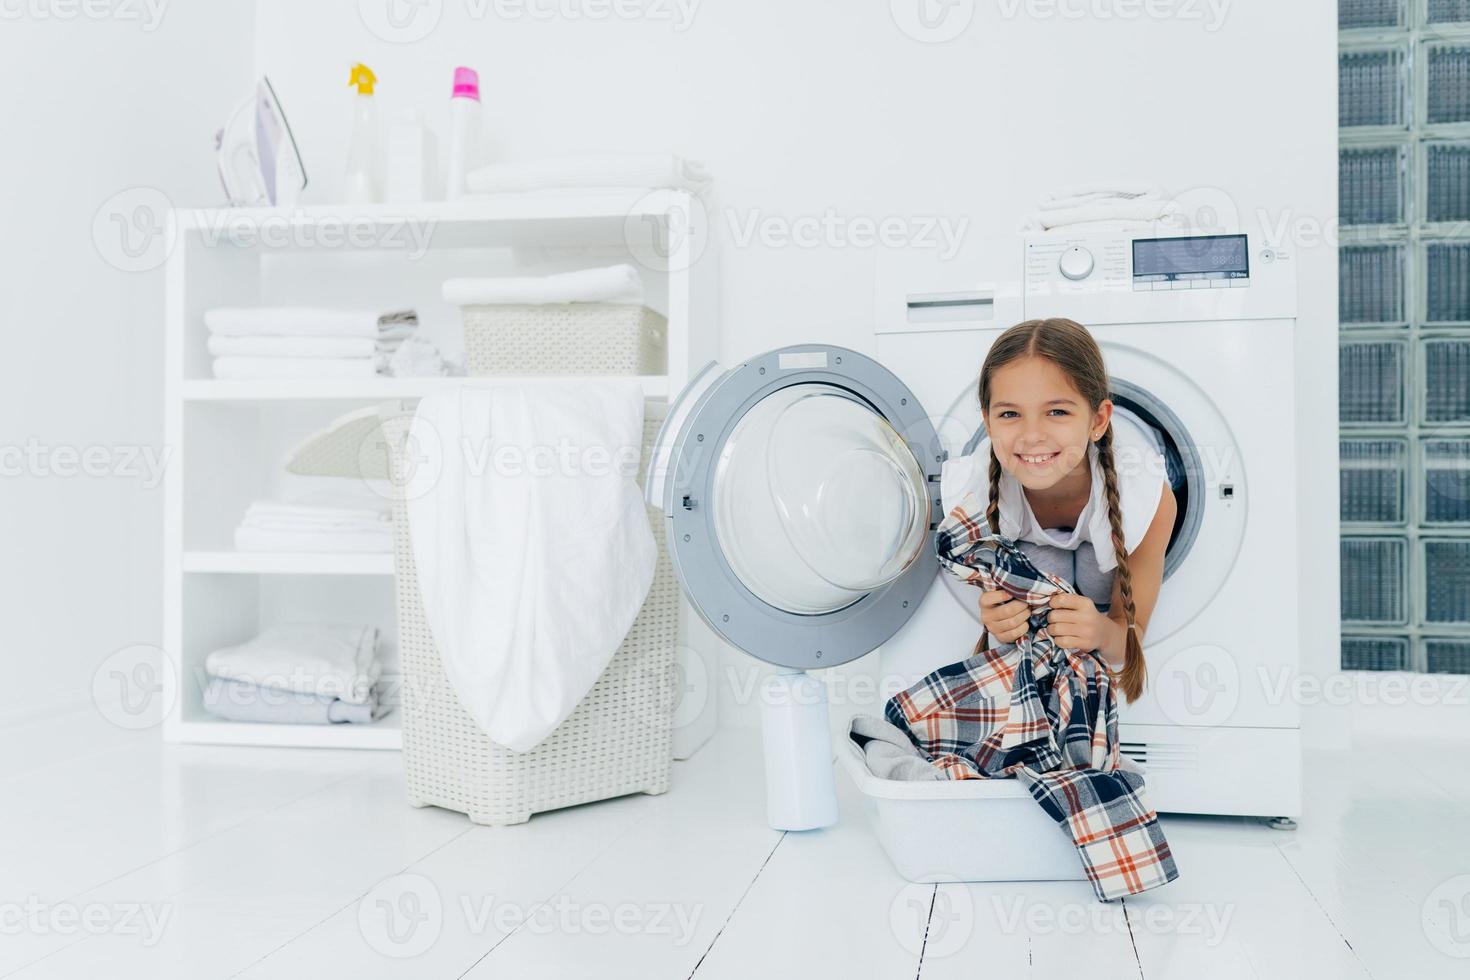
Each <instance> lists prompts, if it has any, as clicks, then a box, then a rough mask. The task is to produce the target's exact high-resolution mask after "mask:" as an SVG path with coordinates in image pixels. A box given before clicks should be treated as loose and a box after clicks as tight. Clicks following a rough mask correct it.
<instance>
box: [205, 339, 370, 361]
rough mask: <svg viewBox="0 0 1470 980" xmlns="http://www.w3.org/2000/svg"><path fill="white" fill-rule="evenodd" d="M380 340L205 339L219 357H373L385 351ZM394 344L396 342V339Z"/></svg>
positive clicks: (206, 345)
mask: <svg viewBox="0 0 1470 980" xmlns="http://www.w3.org/2000/svg"><path fill="white" fill-rule="evenodd" d="M384 343H385V342H384V341H381V340H374V339H373V338H372V337H220V336H215V335H213V334H211V335H210V337H209V340H207V341H206V342H205V347H206V349H208V351H209V353H210V354H213V355H214V356H216V357H231V356H244V357H321V358H332V357H372V356H373V355H374V354H379V353H382V351H383V344H384ZM392 343H394V344H395V345H396V344H397V343H398V342H397V341H393V342H392Z"/></svg>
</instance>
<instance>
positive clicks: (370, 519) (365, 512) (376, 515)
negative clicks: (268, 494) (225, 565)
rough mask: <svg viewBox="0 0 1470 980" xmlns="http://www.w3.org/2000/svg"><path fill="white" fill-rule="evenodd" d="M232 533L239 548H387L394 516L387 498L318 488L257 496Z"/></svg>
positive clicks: (362, 549)
mask: <svg viewBox="0 0 1470 980" xmlns="http://www.w3.org/2000/svg"><path fill="white" fill-rule="evenodd" d="M234 537H235V548H236V549H237V550H239V551H315V552H352V553H358V552H386V551H392V550H393V520H392V514H391V511H390V510H389V503H388V501H387V500H386V499H382V498H378V497H369V496H367V495H365V494H342V493H335V494H334V493H317V494H312V495H308V496H305V497H300V498H298V499H296V500H260V501H256V502H255V503H253V504H251V505H250V506H249V507H247V508H245V516H244V517H243V518H242V519H241V521H240V524H239V526H237V527H236V528H235V535H234Z"/></svg>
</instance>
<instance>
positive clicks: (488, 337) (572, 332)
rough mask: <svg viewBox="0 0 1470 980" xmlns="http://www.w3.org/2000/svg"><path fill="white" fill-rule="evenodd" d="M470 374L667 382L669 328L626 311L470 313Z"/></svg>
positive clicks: (640, 310) (654, 316) (589, 306)
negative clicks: (624, 377) (664, 377)
mask: <svg viewBox="0 0 1470 980" xmlns="http://www.w3.org/2000/svg"><path fill="white" fill-rule="evenodd" d="M463 311H464V345H465V362H466V365H467V366H468V369H469V373H470V374H477V375H478V374H525V375H541V374H624V375H626V374H635V375H658V374H663V373H664V372H665V371H666V370H667V367H668V354H667V351H668V338H667V334H668V321H666V320H665V319H664V317H663V316H662V315H661V314H659V313H658V312H656V311H654V310H651V309H649V308H648V307H646V306H637V305H634V304H629V303H548V304H540V305H531V304H524V305H500V306H490V305H485V306H465V307H463Z"/></svg>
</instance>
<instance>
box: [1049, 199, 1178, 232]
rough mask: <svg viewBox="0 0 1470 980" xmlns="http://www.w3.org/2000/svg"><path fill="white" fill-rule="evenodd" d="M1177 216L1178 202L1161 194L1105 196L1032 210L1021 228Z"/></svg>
mask: <svg viewBox="0 0 1470 980" xmlns="http://www.w3.org/2000/svg"><path fill="white" fill-rule="evenodd" d="M1180 218H1181V212H1180V209H1179V207H1178V205H1176V204H1174V202H1172V201H1168V200H1165V199H1163V198H1158V197H1143V198H1136V199H1122V198H1108V199H1104V200H1097V201H1093V202H1091V203H1088V204H1080V205H1077V206H1075V207H1061V208H1051V209H1046V210H1039V211H1036V212H1034V213H1033V214H1032V215H1030V216H1029V217H1028V218H1027V219H1026V220H1025V221H1024V222H1023V223H1022V230H1023V231H1045V230H1048V229H1051V228H1062V227H1071V226H1073V225H1084V224H1094V223H1097V222H1123V223H1125V224H1126V225H1138V224H1154V223H1164V224H1167V223H1172V222H1177V221H1178V220H1180Z"/></svg>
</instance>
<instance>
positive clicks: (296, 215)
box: [173, 188, 698, 256]
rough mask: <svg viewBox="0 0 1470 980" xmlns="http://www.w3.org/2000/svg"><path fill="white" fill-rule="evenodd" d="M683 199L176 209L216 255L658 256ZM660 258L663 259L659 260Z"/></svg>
mask: <svg viewBox="0 0 1470 980" xmlns="http://www.w3.org/2000/svg"><path fill="white" fill-rule="evenodd" d="M697 206H698V205H695V204H694V203H693V195H691V194H690V193H689V192H687V191H682V190H675V189H668V188H665V189H656V190H647V189H641V188H625V189H617V188H614V189H608V190H589V191H587V192H585V193H583V192H564V193H559V194H549V193H535V194H497V195H493V196H485V197H474V198H468V199H461V200H458V201H429V202H424V203H421V204H362V205H348V204H318V205H307V206H303V207H294V208H175V209H174V211H173V217H174V220H175V221H176V223H177V227H178V228H179V230H180V231H181V232H182V233H183V234H185V235H188V236H191V237H192V238H193V239H194V240H195V241H197V242H199V243H200V244H202V245H203V246H205V247H207V248H216V247H226V248H268V249H269V250H270V251H271V252H273V253H279V252H289V251H308V250H314V249H315V250H319V249H323V248H326V249H345V250H348V251H353V252H379V253H391V252H398V253H401V254H404V255H409V256H416V255H420V254H422V253H423V252H424V251H428V250H433V249H446V248H448V249H453V248H486V247H506V246H514V245H518V244H534V243H538V242H540V243H551V242H578V243H580V244H584V245H586V244H593V245H622V246H637V247H639V248H651V247H654V246H656V244H657V242H656V237H655V229H656V227H657V226H658V225H659V224H660V221H661V220H662V221H667V220H669V218H668V216H669V215H671V214H684V215H687V214H689V212H690V211H691V210H692V209H694V208H695V207H697ZM655 254H657V253H655Z"/></svg>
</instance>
